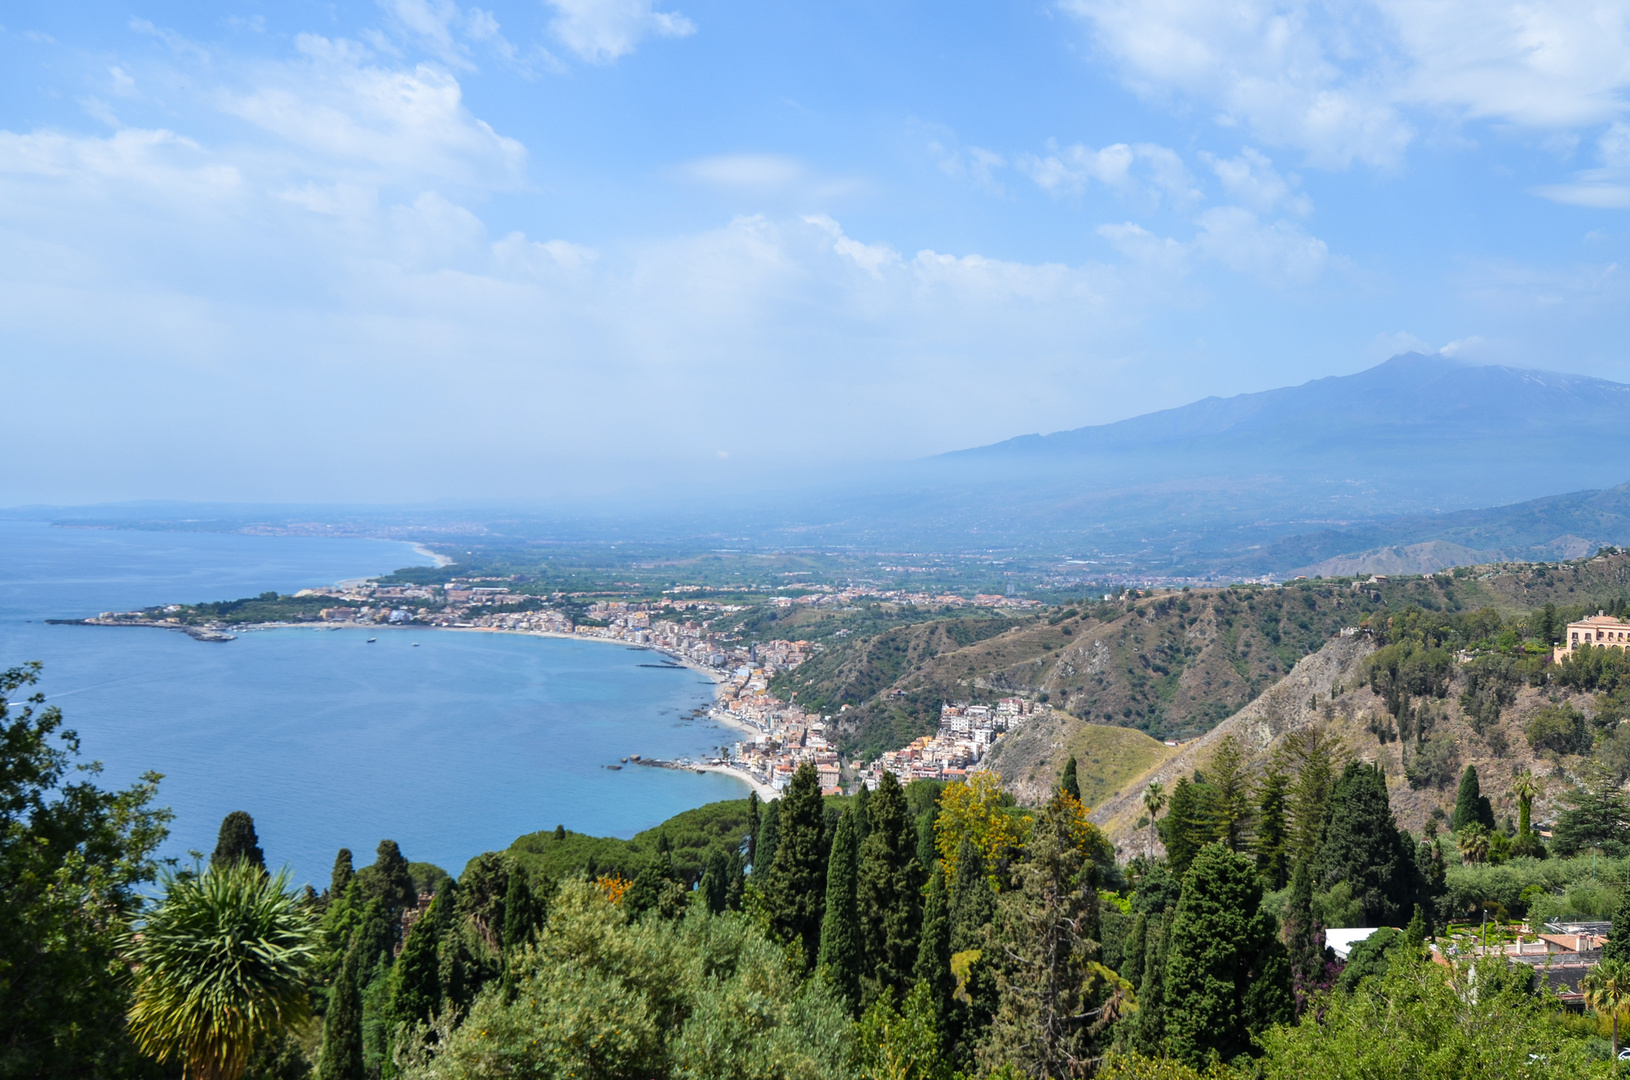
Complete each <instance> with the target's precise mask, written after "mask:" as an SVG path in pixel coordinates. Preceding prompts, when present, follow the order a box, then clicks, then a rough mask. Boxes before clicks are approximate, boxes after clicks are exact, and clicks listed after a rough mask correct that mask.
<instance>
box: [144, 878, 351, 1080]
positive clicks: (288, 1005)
mask: <svg viewBox="0 0 1630 1080" xmlns="http://www.w3.org/2000/svg"><path fill="white" fill-rule="evenodd" d="M288 879H289V875H288V871H287V870H283V871H280V872H279V873H278V874H277V876H276V877H275V878H274V877H271V876H269V875H267V874H266V872H265V871H264V870H262V869H261V868H260V867H258V866H255V865H254V864H253V863H250V862H248V861H246V860H236V861H233V862H230V863H227V864H225V865H221V866H214V867H211V868H209V869H207V870H205V871H204V872H203V873H201V874H194V875H191V876H187V877H175V876H173V875H168V874H167V875H165V877H164V879H163V886H164V897H163V899H162V900H160V901H159V902H158V903H157V904H156V905H155V906H154V907H152V908H151V909H150V910H148V911H147V912H146V914H145V915H144V916H143V917H142V918H141V919H140V920H139V921H138V922H137V923H136V924H135V925H134V926H133V927H132V929H131V931H130V932H129V933H128V935H127V936H126V938H125V956H126V959H127V960H128V961H129V962H130V964H131V966H132V968H133V969H134V975H135V981H136V988H135V995H134V1001H133V1003H132V1004H131V1007H130V1034H131V1036H132V1037H133V1038H134V1039H135V1042H136V1046H137V1048H138V1049H140V1050H141V1051H142V1053H144V1054H149V1055H151V1056H152V1057H155V1058H157V1059H158V1060H159V1061H161V1062H169V1061H175V1060H178V1059H179V1060H180V1061H181V1063H182V1066H183V1069H184V1071H185V1075H186V1076H187V1077H188V1080H238V1077H240V1076H242V1075H243V1071H244V1068H245V1067H246V1066H247V1065H248V1062H249V1055H250V1053H251V1052H252V1051H253V1050H254V1044H255V1040H256V1039H257V1038H260V1037H262V1036H264V1035H267V1034H270V1033H272V1032H275V1031H278V1030H280V1029H283V1028H286V1027H288V1026H289V1025H290V1024H294V1023H298V1022H300V1021H301V1020H304V1019H305V1018H306V1017H308V1016H309V1015H310V1003H309V1002H308V1000H307V998H306V986H307V983H308V982H309V980H310V976H311V971H312V965H313V961H314V959H315V956H316V953H317V948H318V940H319V939H318V933H317V922H316V919H315V918H314V917H313V916H312V914H311V913H310V912H309V911H307V910H306V909H305V908H304V907H302V906H301V904H300V901H299V898H298V897H297V896H296V895H295V894H292V893H289V892H287V891H285V890H286V889H287V887H288Z"/></svg>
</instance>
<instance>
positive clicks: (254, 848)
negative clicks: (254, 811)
mask: <svg viewBox="0 0 1630 1080" xmlns="http://www.w3.org/2000/svg"><path fill="white" fill-rule="evenodd" d="M242 861H247V862H249V863H252V864H254V865H255V866H258V867H260V869H262V870H265V869H266V856H265V855H264V854H263V853H262V852H261V850H260V837H258V836H256V835H255V819H254V818H252V817H250V816H249V815H248V814H247V813H245V812H244V811H242V810H234V811H232V812H231V813H230V814H228V815H226V817H225V818H223V819H222V820H221V831H220V834H219V836H217V838H216V840H215V854H213V855H211V856H210V857H209V865H210V866H212V867H214V866H225V865H227V864H229V863H235V862H242Z"/></svg>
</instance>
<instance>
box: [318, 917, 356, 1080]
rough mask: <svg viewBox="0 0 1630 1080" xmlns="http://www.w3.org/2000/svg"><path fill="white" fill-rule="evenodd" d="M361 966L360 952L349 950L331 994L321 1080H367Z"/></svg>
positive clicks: (324, 1026)
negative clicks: (364, 1061) (363, 1050)
mask: <svg viewBox="0 0 1630 1080" xmlns="http://www.w3.org/2000/svg"><path fill="white" fill-rule="evenodd" d="M358 963H359V956H358V953H357V950H356V949H355V948H352V949H350V950H349V951H347V952H346V954H345V959H344V961H342V962H341V964H340V973H339V975H338V977H336V978H335V980H334V985H333V987H332V988H330V990H329V992H328V1011H327V1012H326V1013H324V1014H323V1048H322V1054H321V1064H320V1065H319V1066H318V1069H317V1076H318V1080H363V1074H362V991H361V988H360V987H359V986H358V985H357V965H358Z"/></svg>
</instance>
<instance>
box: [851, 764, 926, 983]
mask: <svg viewBox="0 0 1630 1080" xmlns="http://www.w3.org/2000/svg"><path fill="white" fill-rule="evenodd" d="M867 809H868V810H869V812H870V813H871V818H872V821H871V832H870V833H869V834H868V835H867V837H866V839H865V841H864V842H862V843H861V845H860V859H859V870H858V875H857V883H856V888H855V896H856V906H857V908H858V910H859V912H860V927H861V940H862V941H863V942H864V943H865V949H864V951H863V952H862V954H861V955H862V957H863V964H864V965H865V966H866V967H869V968H870V970H865V968H864V967H863V969H862V972H861V997H862V999H863V1001H864V1002H865V1004H867V1005H870V1004H871V1002H873V1001H875V1000H876V999H877V996H878V995H879V994H881V993H882V992H883V991H884V990H885V989H887V988H891V987H892V988H893V990H894V992H895V993H896V994H904V993H905V992H906V991H907V990H909V989H910V987H911V982H912V978H911V976H912V969H913V968H914V967H915V965H916V961H917V931H918V925H919V922H920V920H921V916H922V865H921V864H920V863H918V862H917V856H916V851H915V848H916V843H915V841H916V836H915V831H914V830H913V829H912V822H911V818H910V817H909V816H908V814H907V813H906V797H905V792H904V791H902V790H901V788H900V784H899V782H898V781H896V780H895V779H894V774H893V773H889V772H885V773H884V774H883V779H882V781H881V782H879V784H878V785H877V790H876V791H875V792H873V793H872V799H871V805H870V806H869V807H868V808H867Z"/></svg>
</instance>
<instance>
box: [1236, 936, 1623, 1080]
mask: <svg viewBox="0 0 1630 1080" xmlns="http://www.w3.org/2000/svg"><path fill="white" fill-rule="evenodd" d="M1506 966H1507V965H1506V961H1504V960H1499V959H1496V960H1488V961H1483V962H1482V963H1480V964H1478V965H1476V966H1475V967H1473V966H1471V965H1459V966H1456V967H1454V968H1452V969H1445V968H1443V967H1441V966H1439V965H1437V964H1434V963H1432V962H1430V961H1427V960H1423V959H1419V958H1417V957H1415V956H1412V955H1409V954H1408V953H1407V952H1404V951H1402V950H1400V954H1399V955H1398V956H1397V957H1396V958H1395V960H1394V961H1393V963H1392V964H1391V966H1390V967H1389V968H1388V970H1387V973H1386V974H1385V975H1382V976H1379V977H1377V978H1373V979H1366V980H1365V981H1364V982H1363V983H1362V984H1361V985H1360V986H1359V987H1358V988H1357V990H1355V991H1354V992H1353V993H1352V994H1350V995H1349V994H1340V993H1338V994H1332V995H1327V996H1324V997H1321V998H1320V999H1319V1001H1318V1003H1317V1006H1316V1008H1317V1012H1318V1016H1319V1022H1318V1023H1302V1024H1298V1025H1295V1026H1280V1027H1276V1028H1274V1029H1273V1030H1272V1031H1269V1032H1267V1033H1266V1034H1265V1035H1264V1036H1263V1039H1262V1044H1263V1050H1264V1053H1263V1056H1262V1058H1261V1061H1260V1062H1259V1064H1258V1068H1259V1069H1260V1075H1261V1076H1263V1077H1265V1078H1267V1080H1306V1078H1307V1077H1312V1076H1317V1077H1320V1078H1321V1080H1407V1078H1414V1077H1431V1078H1432V1080H1497V1078H1498V1080H1508V1078H1510V1080H1517V1078H1529V1077H1532V1078H1535V1080H1538V1078H1539V1077H1542V1076H1581V1077H1582V1076H1595V1075H1604V1076H1605V1075H1606V1071H1607V1070H1606V1068H1605V1067H1602V1068H1597V1067H1594V1066H1591V1065H1590V1064H1588V1063H1587V1062H1586V1061H1585V1060H1584V1057H1583V1053H1582V1047H1581V1046H1580V1044H1578V1043H1577V1042H1574V1041H1572V1040H1569V1039H1567V1038H1566V1037H1565V1036H1564V1034H1563V1032H1562V1029H1561V1028H1560V1027H1559V1026H1558V1025H1557V1024H1556V1023H1555V1022H1554V1020H1553V1019H1552V1012H1551V1010H1552V1009H1553V1008H1554V1006H1552V1005H1550V1004H1549V1003H1548V1002H1546V1001H1545V1000H1544V999H1542V998H1537V997H1534V996H1531V995H1529V994H1528V993H1526V992H1524V991H1523V990H1521V989H1520V988H1516V987H1513V986H1512V985H1511V984H1510V981H1509V980H1506V979H1504V978H1502V976H1503V975H1504V969H1505V968H1506ZM1473 987H1476V988H1477V991H1476V992H1472V988H1473Z"/></svg>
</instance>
